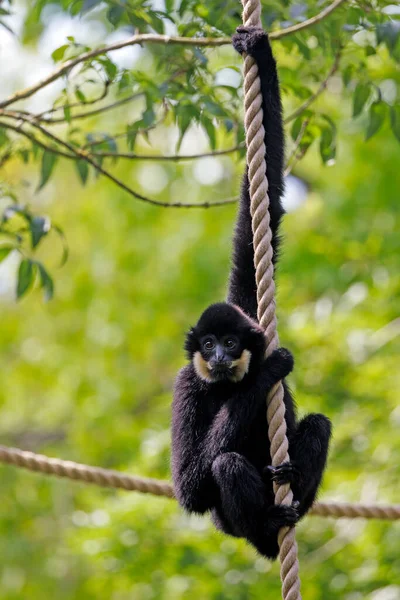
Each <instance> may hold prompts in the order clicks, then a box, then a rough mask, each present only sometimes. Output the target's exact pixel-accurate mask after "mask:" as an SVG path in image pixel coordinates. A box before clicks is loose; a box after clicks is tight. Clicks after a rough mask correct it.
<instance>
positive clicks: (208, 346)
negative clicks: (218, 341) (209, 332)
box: [203, 338, 215, 350]
mask: <svg viewBox="0 0 400 600" xmlns="http://www.w3.org/2000/svg"><path fill="white" fill-rule="evenodd" d="M214 346H215V344H214V340H212V339H211V338H208V339H207V340H205V341H204V342H203V348H205V349H206V350H212V349H213V348H214Z"/></svg>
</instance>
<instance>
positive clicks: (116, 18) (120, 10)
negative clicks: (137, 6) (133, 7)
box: [107, 6, 125, 27]
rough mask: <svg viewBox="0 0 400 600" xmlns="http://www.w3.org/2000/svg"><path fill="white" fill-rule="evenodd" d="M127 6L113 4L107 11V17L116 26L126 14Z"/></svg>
mask: <svg viewBox="0 0 400 600" xmlns="http://www.w3.org/2000/svg"><path fill="white" fill-rule="evenodd" d="M124 12H125V8H124V7H123V6H112V7H111V8H110V10H109V11H108V12H107V19H108V20H109V21H110V23H111V24H112V25H114V27H116V26H117V25H118V24H119V22H120V21H121V19H122V17H123V16H124Z"/></svg>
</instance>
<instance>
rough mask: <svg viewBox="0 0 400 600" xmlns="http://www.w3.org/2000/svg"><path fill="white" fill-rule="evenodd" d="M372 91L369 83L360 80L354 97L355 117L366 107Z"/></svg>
mask: <svg viewBox="0 0 400 600" xmlns="http://www.w3.org/2000/svg"><path fill="white" fill-rule="evenodd" d="M370 93H371V86H370V84H369V83H364V82H359V83H358V84H357V86H356V89H355V90H354V97H353V117H357V116H358V115H359V114H360V113H361V112H362V109H363V108H364V106H365V104H366V102H367V100H368V98H369V96H370Z"/></svg>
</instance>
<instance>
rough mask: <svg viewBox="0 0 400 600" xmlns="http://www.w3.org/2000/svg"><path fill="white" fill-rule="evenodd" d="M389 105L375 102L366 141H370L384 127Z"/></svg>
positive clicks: (372, 106) (370, 114)
mask: <svg viewBox="0 0 400 600" xmlns="http://www.w3.org/2000/svg"><path fill="white" fill-rule="evenodd" d="M386 109H387V105H386V104H385V103H384V102H374V103H373V104H371V107H370V109H369V122H368V127H367V133H366V136H365V139H366V140H369V139H370V138H371V137H372V136H373V135H375V133H377V131H379V129H380V128H381V127H382V125H383V123H384V121H385V117H386Z"/></svg>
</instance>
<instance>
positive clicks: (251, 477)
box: [212, 452, 298, 558]
mask: <svg viewBox="0 0 400 600" xmlns="http://www.w3.org/2000/svg"><path fill="white" fill-rule="evenodd" d="M212 474H213V477H214V479H215V481H216V483H217V485H218V487H219V491H220V502H221V506H220V509H221V513H222V515H223V516H222V519H221V516H219V517H218V514H217V520H218V522H217V526H220V528H222V529H223V531H225V533H229V534H230V535H234V536H237V537H245V538H246V539H247V540H248V541H249V542H250V543H251V544H253V545H254V546H255V547H256V549H257V550H258V551H259V552H260V553H261V554H263V555H264V556H266V557H267V558H276V556H277V554H278V551H279V548H278V541H277V536H278V531H279V529H280V528H281V527H284V526H290V525H293V524H294V523H295V522H296V521H297V519H298V514H297V511H296V509H295V508H293V507H292V506H274V505H273V500H272V503H270V501H271V498H270V497H268V491H267V488H266V486H265V485H264V482H263V480H262V477H261V475H260V474H259V473H258V471H257V469H256V468H255V467H254V466H253V465H252V464H251V463H250V462H249V461H248V460H247V459H246V458H245V457H244V456H241V455H240V454H237V453H236V452H227V453H225V454H221V455H220V456H218V457H217V458H216V459H215V460H214V462H213V465H212ZM224 524H227V525H228V527H227V528H224Z"/></svg>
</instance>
